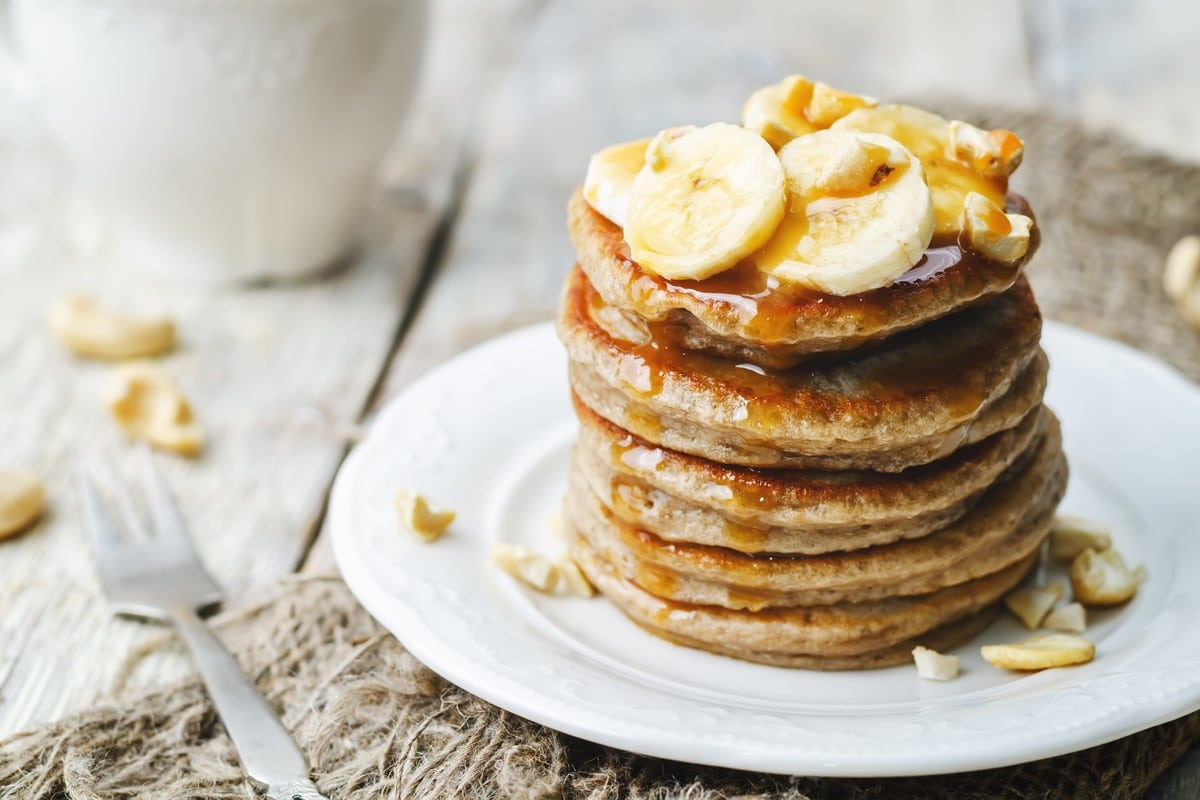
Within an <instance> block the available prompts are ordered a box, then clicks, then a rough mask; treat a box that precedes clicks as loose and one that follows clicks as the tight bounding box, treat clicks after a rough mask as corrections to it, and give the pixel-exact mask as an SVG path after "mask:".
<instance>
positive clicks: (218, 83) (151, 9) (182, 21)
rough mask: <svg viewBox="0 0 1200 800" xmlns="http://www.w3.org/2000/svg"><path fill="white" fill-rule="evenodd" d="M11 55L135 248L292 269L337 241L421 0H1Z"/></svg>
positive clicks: (168, 262)
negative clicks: (5, 6) (7, 2)
mask: <svg viewBox="0 0 1200 800" xmlns="http://www.w3.org/2000/svg"><path fill="white" fill-rule="evenodd" d="M9 13H10V15H11V18H10V20H9V23H10V27H11V31H10V33H11V39H12V41H11V43H10V44H11V47H12V49H13V53H12V59H11V61H12V63H13V64H15V65H16V66H17V68H18V71H19V72H20V73H21V74H20V78H21V82H22V84H23V85H25V86H26V87H27V92H26V93H27V94H29V95H30V96H31V97H32V102H33V104H34V105H35V106H36V107H37V108H38V109H39V110H40V112H41V114H42V116H43V117H44V119H45V122H46V124H47V125H48V126H49V128H50V130H51V132H52V134H53V136H54V137H55V138H56V139H57V140H58V142H59V143H60V144H61V145H62V147H63V149H64V150H65V151H66V153H67V154H68V156H69V157H70V158H71V160H72V161H73V162H74V164H75V165H76V167H77V168H78V170H79V177H80V180H81V185H82V187H83V189H84V190H85V191H87V192H88V194H89V197H90V200H91V201H92V203H93V204H94V205H96V206H97V207H98V208H101V209H102V210H103V212H104V213H105V214H106V216H110V217H111V219H112V222H113V223H114V225H115V228H116V231H117V233H118V235H119V236H120V240H121V241H122V242H128V244H129V245H130V246H131V247H132V250H133V252H134V255H135V257H136V258H137V260H138V261H140V262H144V263H145V264H147V265H149V266H153V267H156V268H159V269H161V270H166V271H170V272H172V273H175V274H177V275H187V276H191V277H196V278H201V279H203V280H205V281H209V282H224V283H246V282H254V281H262V280H272V279H294V278H299V277H303V276H306V275H310V274H313V273H315V272H319V271H320V270H322V269H324V268H325V267H327V266H328V265H330V264H331V263H333V262H334V261H335V260H336V259H337V258H338V257H339V256H340V255H342V254H343V253H345V252H346V251H347V249H348V248H350V247H351V246H352V244H353V243H354V240H355V238H356V234H357V233H358V226H359V223H360V220H361V215H362V211H363V206H364V203H365V200H366V199H367V197H368V195H369V192H370V188H371V184H372V181H373V180H374V178H375V172H376V170H377V168H378V165H379V162H380V161H381V159H382V157H383V155H384V153H385V151H386V150H387V148H388V146H389V144H390V143H391V142H392V140H393V138H394V136H395V134H396V132H397V129H398V127H399V123H400V122H401V120H402V117H403V115H404V112H405V109H406V107H407V106H408V103H409V99H410V97H411V95H412V94H413V90H414V88H415V85H416V82H417V76H418V72H419V64H420V60H421V51H422V48H423V44H424V39H425V23H426V20H425V17H426V2H425V0H13V1H12V2H11V3H10V8H9Z"/></svg>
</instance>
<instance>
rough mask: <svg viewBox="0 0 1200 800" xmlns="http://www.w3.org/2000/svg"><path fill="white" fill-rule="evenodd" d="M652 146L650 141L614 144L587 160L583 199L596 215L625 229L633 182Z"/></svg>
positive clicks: (641, 140) (640, 140) (639, 140)
mask: <svg viewBox="0 0 1200 800" xmlns="http://www.w3.org/2000/svg"><path fill="white" fill-rule="evenodd" d="M649 144H650V140H649V139H638V140H637V141H634V142H622V143H621V144H614V145H612V146H611V147H606V148H604V149H603V150H601V151H600V152H598V153H596V154H594V155H593V156H592V157H591V159H590V160H589V161H588V168H587V175H586V176H585V177H584V179H583V199H584V200H586V201H587V204H588V205H589V206H591V207H592V208H593V209H595V211H596V212H598V213H599V214H602V215H603V216H605V217H607V218H608V219H609V220H611V221H612V222H614V223H616V224H617V225H620V226H621V227H622V228H624V227H625V220H626V218H627V212H628V210H629V190H630V189H632V188H633V179H634V178H636V177H637V174H638V172H639V171H640V170H641V169H642V167H643V166H645V164H646V147H647V145H649Z"/></svg>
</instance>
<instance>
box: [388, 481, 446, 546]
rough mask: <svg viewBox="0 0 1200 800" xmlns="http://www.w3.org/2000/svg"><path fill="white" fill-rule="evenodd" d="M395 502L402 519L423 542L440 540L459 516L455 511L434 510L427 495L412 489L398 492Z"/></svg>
mask: <svg viewBox="0 0 1200 800" xmlns="http://www.w3.org/2000/svg"><path fill="white" fill-rule="evenodd" d="M393 502H394V504H395V506H396V513H398V514H399V515H400V519H401V520H403V522H404V524H405V525H406V526H407V527H408V529H409V530H411V531H412V532H413V533H415V534H416V535H417V537H418V538H420V539H421V541H423V542H432V541H434V540H435V539H437V538H439V537H440V536H441V535H442V534H443V533H445V532H446V528H448V527H450V523H451V522H454V517H455V516H457V515H456V514H455V513H454V512H453V511H449V510H444V509H441V508H434V507H433V506H431V505H429V501H428V500H427V499H425V495H423V494H421V493H420V492H414V491H412V490H410V489H398V490H396V496H395V499H394V500H393Z"/></svg>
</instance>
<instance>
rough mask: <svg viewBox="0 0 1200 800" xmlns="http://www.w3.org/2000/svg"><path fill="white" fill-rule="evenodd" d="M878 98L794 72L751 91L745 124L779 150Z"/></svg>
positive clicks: (743, 107)
mask: <svg viewBox="0 0 1200 800" xmlns="http://www.w3.org/2000/svg"><path fill="white" fill-rule="evenodd" d="M878 102H879V101H878V100H876V99H874V98H873V97H864V96H863V95H857V94H852V93H850V92H843V91H841V90H839V89H834V88H833V87H831V86H829V85H827V84H824V83H820V82H813V81H810V80H809V79H808V78H805V77H804V76H803V75H791V76H789V77H787V78H784V79H783V80H782V81H780V82H779V83H774V84H771V85H770V86H764V87H763V88H761V89H759V90H758V91H756V92H754V94H752V95H750V99H749V100H747V101H746V104H745V105H744V106H742V124H743V125H744V126H745V127H747V128H749V129H750V130H752V131H754V132H755V133H757V134H759V135H760V136H762V137H763V138H764V139H766V140H767V142H768V143H769V144H770V145H771V147H774V148H775V149H776V150H778V149H779V148H781V147H783V146H784V145H785V144H787V143H788V142H790V141H791V140H792V139H795V138H796V137H797V136H803V135H804V134H806V133H812V132H813V131H816V130H820V129H822V128H827V127H829V126H830V125H832V124H833V123H834V122H835V121H836V120H838V119H840V118H841V117H843V116H845V115H846V114H849V113H850V112H851V111H853V110H855V109H857V108H866V107H869V106H873V105H875V104H876V103H878Z"/></svg>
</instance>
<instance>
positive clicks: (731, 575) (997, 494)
mask: <svg viewBox="0 0 1200 800" xmlns="http://www.w3.org/2000/svg"><path fill="white" fill-rule="evenodd" d="M1066 479H1067V469H1066V460H1065V459H1064V457H1063V454H1062V447H1061V440H1060V438H1059V433H1058V426H1057V424H1056V423H1054V424H1052V425H1051V427H1050V428H1049V429H1048V430H1047V433H1046V436H1045V437H1044V438H1043V441H1042V442H1041V444H1040V445H1039V447H1038V452H1037V453H1036V455H1035V456H1034V458H1033V460H1032V461H1031V462H1030V463H1029V464H1028V466H1026V467H1025V468H1024V469H1022V470H1021V471H1020V472H1019V473H1018V474H1017V475H1015V476H1013V477H1012V479H1011V480H1009V481H1006V482H1004V483H1002V484H999V485H997V486H995V487H993V488H992V489H991V490H989V491H988V492H987V493H986V494H985V495H984V496H983V498H982V499H981V500H980V502H979V504H978V505H976V506H975V507H974V508H973V509H972V510H971V511H970V512H969V513H968V514H967V515H966V516H964V517H963V518H962V519H960V520H959V521H957V522H955V523H954V524H952V525H949V526H947V527H946V528H944V529H942V530H940V531H937V532H935V533H932V534H930V535H928V536H925V537H922V538H920V539H913V540H908V541H902V542H896V543H894V544H890V545H883V546H879V547H870V548H866V549H863V550H854V551H850V552H844V553H830V554H826V555H822V556H787V555H778V554H773V553H764V554H757V555H749V554H746V553H739V552H737V551H734V550H729V549H727V548H721V547H713V546H710V545H698V544H688V543H683V542H666V541H664V540H663V539H661V538H659V537H658V536H655V535H654V534H652V533H649V532H647V531H645V530H642V529H640V528H638V527H635V526H633V525H630V524H628V523H626V522H623V521H620V520H618V519H615V518H614V517H613V515H612V513H611V512H610V511H609V509H608V508H606V507H605V506H604V504H603V502H602V500H601V499H600V498H597V497H596V495H595V494H593V493H592V492H591V489H590V488H589V487H588V486H587V485H586V484H585V483H584V482H583V480H582V479H581V478H580V477H579V474H578V471H577V470H573V471H572V476H571V485H570V488H569V490H568V493H567V501H566V506H565V511H566V516H567V519H568V521H569V522H570V524H571V525H572V526H574V528H575V530H576V532H577V533H578V535H579V536H581V537H582V538H583V539H584V540H586V541H587V543H588V544H589V546H591V547H592V548H593V549H594V550H596V551H597V552H598V553H600V554H601V555H602V556H603V557H604V558H605V560H606V561H608V562H609V563H611V564H613V565H615V566H617V567H618V568H619V569H620V571H621V573H622V574H623V575H624V576H625V577H627V578H630V579H632V580H634V581H635V582H636V583H638V584H639V585H640V586H642V587H643V588H645V589H647V590H649V591H651V592H653V593H654V594H655V595H658V596H659V597H662V598H664V599H669V600H676V601H679V602H686V603H702V604H706V605H721V606H725V607H729V608H752V609H760V608H767V607H781V606H799V605H814V604H828V603H841V602H863V601H868V600H876V599H880V598H886V597H892V596H897V595H917V594H927V593H929V592H932V591H935V590H938V589H941V588H944V587H947V586H952V585H955V584H960V583H964V582H967V581H970V580H974V579H976V578H979V577H981V576H983V575H987V574H990V573H993V572H997V571H999V570H1001V569H1003V568H1005V567H1007V566H1008V565H1010V564H1012V563H1013V562H1015V561H1018V560H1020V559H1023V558H1024V557H1026V556H1027V555H1030V554H1032V553H1034V552H1036V551H1037V549H1038V547H1039V546H1040V545H1041V543H1042V541H1043V540H1044V539H1045V538H1046V536H1047V535H1048V534H1049V531H1050V525H1051V522H1052V521H1053V516H1054V509H1055V507H1056V506H1057V505H1058V501H1059V499H1060V498H1061V497H1062V494H1063V491H1064V490H1065V488H1066Z"/></svg>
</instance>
